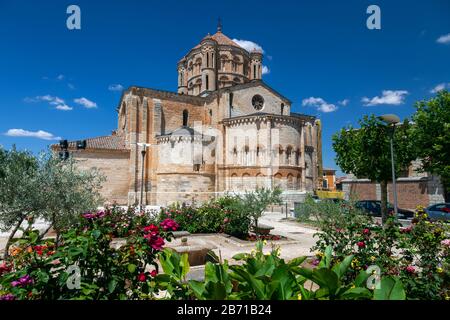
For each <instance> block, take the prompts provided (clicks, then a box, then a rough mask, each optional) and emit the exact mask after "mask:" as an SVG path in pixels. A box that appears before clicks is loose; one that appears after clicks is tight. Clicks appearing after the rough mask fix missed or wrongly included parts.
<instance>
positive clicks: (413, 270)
mask: <svg viewBox="0 0 450 320" xmlns="http://www.w3.org/2000/svg"><path fill="white" fill-rule="evenodd" d="M406 271H407V272H409V273H415V272H416V269H415V268H414V267H413V266H407V267H406Z"/></svg>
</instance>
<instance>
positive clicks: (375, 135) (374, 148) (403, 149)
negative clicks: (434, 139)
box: [333, 115, 416, 223]
mask: <svg viewBox="0 0 450 320" xmlns="http://www.w3.org/2000/svg"><path fill="white" fill-rule="evenodd" d="M359 124H360V128H359V129H355V128H353V127H351V126H349V127H347V128H343V129H342V130H341V131H340V132H337V133H335V134H334V135H333V149H334V151H335V152H336V163H337V164H338V165H339V167H341V169H342V171H344V172H345V173H347V174H348V173H353V174H354V175H355V176H357V177H358V178H368V179H370V180H371V181H373V182H378V183H379V184H380V186H381V209H382V210H381V212H382V220H383V223H384V222H385V221H386V219H387V185H388V182H389V181H392V169H391V153H390V152H391V151H390V137H391V135H392V134H394V136H393V138H394V149H395V152H394V153H395V159H394V160H395V161H394V162H395V173H396V177H398V175H399V173H400V172H401V171H403V170H405V169H406V168H408V166H409V165H410V163H411V161H412V160H414V159H415V158H416V157H415V152H414V148H413V147H412V145H411V143H410V139H411V137H410V134H409V133H410V130H409V129H410V123H409V122H408V121H407V120H406V119H405V121H404V122H403V124H401V125H397V126H395V129H394V128H393V127H392V126H387V125H386V124H385V123H384V122H383V121H381V120H380V119H379V118H377V117H375V115H371V116H364V117H363V119H361V120H360V121H359Z"/></svg>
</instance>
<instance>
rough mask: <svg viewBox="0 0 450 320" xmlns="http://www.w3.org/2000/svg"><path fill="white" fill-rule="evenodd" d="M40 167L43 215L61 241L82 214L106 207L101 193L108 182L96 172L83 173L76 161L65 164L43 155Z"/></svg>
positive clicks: (39, 177)
mask: <svg viewBox="0 0 450 320" xmlns="http://www.w3.org/2000/svg"><path fill="white" fill-rule="evenodd" d="M39 164H40V165H39V175H38V179H37V180H38V187H39V190H40V191H39V192H40V201H41V203H40V208H41V211H40V215H41V217H43V218H44V219H45V220H46V221H48V222H50V225H49V227H48V229H50V228H53V229H54V230H55V232H56V234H57V237H58V236H59V234H60V233H61V231H62V230H63V229H65V228H68V227H70V226H72V225H73V224H74V223H76V222H77V221H78V218H79V215H80V213H83V212H85V211H89V210H95V209H96V208H97V207H98V206H99V205H100V204H101V203H102V199H101V196H100V193H99V190H100V188H101V183H102V182H103V181H104V180H105V178H104V177H103V175H101V174H100V172H99V171H97V170H96V169H90V170H80V169H79V168H78V167H77V163H76V161H75V160H73V158H70V159H69V160H66V161H61V160H60V159H59V158H58V157H56V156H54V154H51V153H43V154H41V156H40V158H39Z"/></svg>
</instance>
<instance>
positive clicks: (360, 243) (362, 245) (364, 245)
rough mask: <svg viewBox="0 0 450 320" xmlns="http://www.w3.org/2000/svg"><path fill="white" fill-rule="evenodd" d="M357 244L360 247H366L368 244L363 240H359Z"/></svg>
mask: <svg viewBox="0 0 450 320" xmlns="http://www.w3.org/2000/svg"><path fill="white" fill-rule="evenodd" d="M356 245H357V246H358V247H359V248H365V247H366V244H365V243H364V242H363V241H359V242H358V243H357V244H356Z"/></svg>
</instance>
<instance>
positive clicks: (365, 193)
mask: <svg viewBox="0 0 450 320" xmlns="http://www.w3.org/2000/svg"><path fill="white" fill-rule="evenodd" d="M419 165H420V162H419V161H413V162H412V163H411V165H410V167H409V168H408V170H407V172H404V173H403V174H402V175H401V176H400V177H398V178H397V180H396V183H397V200H398V206H399V207H400V208H403V209H410V210H414V209H415V208H416V207H417V206H419V205H421V206H424V207H427V206H429V205H432V204H435V203H440V202H445V201H444V192H443V188H442V184H441V182H440V180H439V177H437V176H434V175H431V174H429V173H426V172H418V170H417V169H418V167H419ZM340 183H341V184H342V191H344V193H345V198H347V199H348V198H350V197H354V198H355V199H357V200H381V188H380V184H379V183H373V182H371V181H370V180H368V179H357V178H356V177H355V176H354V175H351V174H350V175H348V176H347V177H346V178H345V179H343V180H342V181H340ZM388 201H389V202H390V203H394V196H393V192H392V184H391V183H389V184H388Z"/></svg>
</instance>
